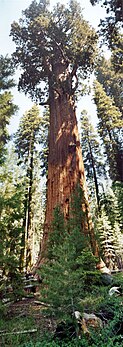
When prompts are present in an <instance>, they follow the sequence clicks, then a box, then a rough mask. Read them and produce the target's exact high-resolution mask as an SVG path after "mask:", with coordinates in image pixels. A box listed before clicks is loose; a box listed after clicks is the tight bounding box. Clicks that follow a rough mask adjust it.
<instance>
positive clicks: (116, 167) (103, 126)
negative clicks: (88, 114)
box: [94, 81, 123, 182]
mask: <svg viewBox="0 0 123 347" xmlns="http://www.w3.org/2000/svg"><path fill="white" fill-rule="evenodd" d="M94 101H95V103H96V106H97V116H98V118H99V123H98V132H99V135H100V137H101V139H102V142H103V145H104V149H105V154H106V157H107V159H108V163H109V175H110V178H111V179H112V180H113V181H120V182H122V180H123V172H122V141H121V138H120V133H121V131H122V123H123V122H122V119H121V113H120V111H119V109H118V108H117V107H116V106H115V104H114V102H113V99H111V97H109V96H107V94H106V93H105V91H104V89H103V87H102V85H101V84H100V83H99V82H98V81H95V82H94Z"/></svg>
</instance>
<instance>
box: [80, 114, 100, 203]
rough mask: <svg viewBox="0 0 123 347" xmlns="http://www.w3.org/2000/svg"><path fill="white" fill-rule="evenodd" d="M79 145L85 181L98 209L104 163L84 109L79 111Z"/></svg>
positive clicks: (93, 130)
mask: <svg viewBox="0 0 123 347" xmlns="http://www.w3.org/2000/svg"><path fill="white" fill-rule="evenodd" d="M81 146H82V152H83V160H84V166H85V170H86V177H87V182H88V184H89V189H90V190H91V195H92V197H93V196H95V198H96V201H95V202H96V203H97V206H98V209H99V206H100V196H99V195H100V188H101V181H102V178H104V177H105V165H104V161H103V153H102V152H101V146H100V143H99V139H98V135H97V133H96V131H95V129H94V127H93V125H92V124H91V121H90V119H89V116H88V115H87V112H86V111H85V110H83V111H82V113H81Z"/></svg>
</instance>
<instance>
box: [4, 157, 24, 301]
mask: <svg viewBox="0 0 123 347" xmlns="http://www.w3.org/2000/svg"><path fill="white" fill-rule="evenodd" d="M12 157H13V162H12V160H11V161H10V158H11V159H12ZM15 160H17V158H16V157H14V153H13V151H11V152H10V155H8V158H7V160H6V163H5V164H4V165H3V166H2V168H1V185H0V193H1V208H0V269H1V271H2V275H3V276H4V280H3V285H2V288H1V292H2V295H3V294H5V293H6V286H8V285H9V284H11V286H12V289H13V290H15V292H17V288H16V287H17V286H18V288H19V287H20V278H19V255H20V252H21V244H20V240H21V235H22V234H23V225H22V217H23V208H24V206H23V197H24V195H23V194H24V191H23V180H22V178H21V173H20V172H19V170H18V169H17V167H16V165H15ZM4 281H5V282H6V284H5V285H4ZM16 294H17V293H15V295H16Z"/></svg>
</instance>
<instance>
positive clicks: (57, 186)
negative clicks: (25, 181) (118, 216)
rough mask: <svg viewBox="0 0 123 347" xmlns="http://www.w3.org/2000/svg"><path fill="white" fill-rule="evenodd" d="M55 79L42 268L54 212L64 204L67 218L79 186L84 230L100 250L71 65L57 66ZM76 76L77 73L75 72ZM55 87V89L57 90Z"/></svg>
mask: <svg viewBox="0 0 123 347" xmlns="http://www.w3.org/2000/svg"><path fill="white" fill-rule="evenodd" d="M53 68H54V71H53V74H52V76H53V75H55V84H54V83H53V81H52V78H51V76H50V79H49V96H50V136H49V158H48V180H47V206H46V216H45V226H44V235H43V240H42V244H41V253H40V257H39V259H38V264H40V263H41V262H43V258H45V250H46V244H47V239H48V235H49V232H50V230H51V228H50V226H51V222H52V219H53V211H54V208H55V207H56V206H57V205H59V204H60V206H61V208H62V210H63V212H64V216H65V218H67V217H68V214H69V205H70V198H71V193H73V191H74V189H75V188H76V185H77V184H79V185H80V186H81V187H82V190H83V193H84V194H83V201H82V210H83V211H84V212H85V220H84V222H83V230H84V233H85V234H87V233H88V234H89V235H90V243H91V246H92V249H93V252H94V254H95V255H98V247H97V244H96V241H95V237H94V231H93V226H92V220H91V216H90V210H89V203H88V196H87V188H86V182H85V173H84V165H83V160H82V151H81V148H80V140H79V134H78V126H77V119H76V111H75V102H74V97H73V94H74V93H73V90H74V89H72V78H73V73H69V71H68V69H67V64H66V65H65V62H64V63H61V64H60V63H55V65H54V67H53ZM75 73H76V72H75ZM54 85H55V87H54Z"/></svg>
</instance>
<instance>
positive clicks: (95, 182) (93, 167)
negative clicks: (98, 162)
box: [89, 141, 100, 210]
mask: <svg viewBox="0 0 123 347" xmlns="http://www.w3.org/2000/svg"><path fill="white" fill-rule="evenodd" d="M89 149H90V155H91V163H92V170H93V178H94V184H95V190H96V200H97V206H98V210H99V209H100V197H99V188H98V181H97V175H96V170H95V165H94V158H93V153H92V148H91V144H90V141H89Z"/></svg>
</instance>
